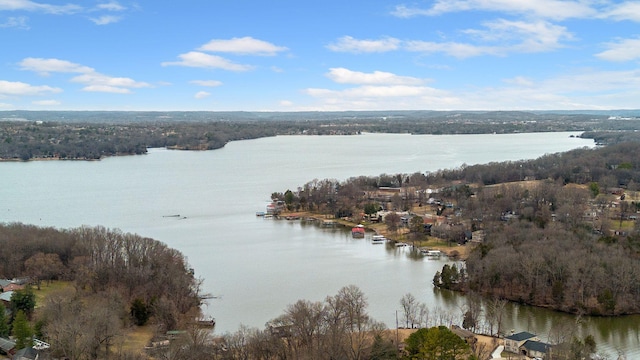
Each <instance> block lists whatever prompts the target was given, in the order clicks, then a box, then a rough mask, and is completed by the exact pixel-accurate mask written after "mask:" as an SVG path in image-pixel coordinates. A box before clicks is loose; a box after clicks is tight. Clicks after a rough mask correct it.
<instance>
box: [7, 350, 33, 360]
mask: <svg viewBox="0 0 640 360" xmlns="http://www.w3.org/2000/svg"><path fill="white" fill-rule="evenodd" d="M38 358H39V354H38V351H37V350H36V349H34V348H32V347H27V348H24V349H20V350H18V351H16V353H15V355H13V357H12V358H11V359H12V360H38Z"/></svg>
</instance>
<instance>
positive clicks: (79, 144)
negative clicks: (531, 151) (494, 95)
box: [0, 111, 640, 161]
mask: <svg viewBox="0 0 640 360" xmlns="http://www.w3.org/2000/svg"><path fill="white" fill-rule="evenodd" d="M639 127H640V118H639V117H625V118H619V117H610V116H608V115H604V114H599V113H584V114H581V113H566V112H565V113H533V112H515V111H493V112H469V111H468V112H441V111H395V112H394V111H389V112H375V111H373V112H362V111H360V112H335V113H333V112H302V113H245V112H118V111H111V112H110V111H103V112H100V111H79V112H71V111H59V112H56V111H42V112H37V111H6V112H0V159H1V160H5V161H6V160H13V161H26V160H52V159H55V160H99V159H101V158H104V157H107V156H117V155H134V154H145V153H146V152H147V149H148V148H153V147H165V148H169V149H176V150H212V149H218V148H221V147H223V146H224V145H225V144H227V143H228V142H229V141H234V140H243V139H256V138H260V137H268V136H276V135H357V134H361V133H364V132H370V133H371V132H377V133H410V134H434V135H438V134H481V133H484V134H486V133H526V132H549V131H580V132H584V135H583V137H587V138H593V139H594V140H595V141H597V142H598V143H599V144H613V143H617V142H622V141H628V140H630V139H632V138H633V139H637V137H638V136H640V135H639V134H637V133H634V132H630V131H629V130H635V129H638V128H639Z"/></svg>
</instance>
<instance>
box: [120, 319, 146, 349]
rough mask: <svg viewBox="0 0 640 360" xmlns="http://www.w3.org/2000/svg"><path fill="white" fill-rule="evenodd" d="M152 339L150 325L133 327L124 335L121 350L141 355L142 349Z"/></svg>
mask: <svg viewBox="0 0 640 360" xmlns="http://www.w3.org/2000/svg"><path fill="white" fill-rule="evenodd" d="M152 337H153V326H152V325H145V326H134V327H133V328H131V330H130V331H129V332H128V333H127V334H126V337H125V341H124V344H123V345H122V349H123V350H125V351H127V352H128V351H132V352H138V353H140V354H142V353H143V352H144V347H145V346H147V345H148V344H149V342H150V341H151V338H152Z"/></svg>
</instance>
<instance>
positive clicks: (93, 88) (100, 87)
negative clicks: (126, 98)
mask: <svg viewBox="0 0 640 360" xmlns="http://www.w3.org/2000/svg"><path fill="white" fill-rule="evenodd" d="M82 90H84V91H87V92H103V93H111V94H130V93H131V90H129V89H127V88H122V87H117V86H111V85H105V84H90V85H87V86H85V87H84V88H82Z"/></svg>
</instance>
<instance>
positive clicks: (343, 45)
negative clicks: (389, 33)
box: [327, 36, 401, 53]
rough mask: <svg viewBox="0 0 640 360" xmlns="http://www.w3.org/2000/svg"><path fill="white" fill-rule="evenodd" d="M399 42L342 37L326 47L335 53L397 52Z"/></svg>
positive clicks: (389, 38) (391, 39) (389, 39)
mask: <svg viewBox="0 0 640 360" xmlns="http://www.w3.org/2000/svg"><path fill="white" fill-rule="evenodd" d="M400 43H401V41H400V40H398V39H395V38H391V37H387V38H383V39H379V40H358V39H355V38H353V37H351V36H343V37H341V38H340V39H338V41H337V42H335V43H333V44H329V45H327V48H328V49H329V50H331V51H336V52H351V53H376V52H387V51H393V50H397V49H398V47H399V45H400Z"/></svg>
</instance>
